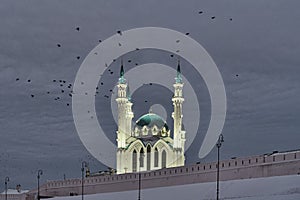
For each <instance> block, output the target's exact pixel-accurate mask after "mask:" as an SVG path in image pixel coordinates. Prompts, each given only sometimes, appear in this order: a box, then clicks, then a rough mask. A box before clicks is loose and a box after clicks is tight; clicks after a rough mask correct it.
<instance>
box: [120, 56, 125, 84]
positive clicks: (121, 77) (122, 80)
mask: <svg viewBox="0 0 300 200" xmlns="http://www.w3.org/2000/svg"><path fill="white" fill-rule="evenodd" d="M119 83H125V78H124V67H123V58H121V69H120V78H119Z"/></svg>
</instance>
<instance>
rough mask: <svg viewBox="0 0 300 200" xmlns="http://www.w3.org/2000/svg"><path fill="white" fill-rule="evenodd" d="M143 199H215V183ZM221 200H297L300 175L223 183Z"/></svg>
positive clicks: (105, 197)
mask: <svg viewBox="0 0 300 200" xmlns="http://www.w3.org/2000/svg"><path fill="white" fill-rule="evenodd" d="M137 194H138V193H137V191H127V192H115V193H103V194H93V195H85V200H99V199H101V200H132V199H137ZM80 198H81V196H76V197H56V198H54V200H79V199H80ZM141 199H143V200H152V199H164V200H174V199H176V200H177V199H184V200H195V199H197V200H210V199H216V183H199V184H190V185H181V186H172V187H161V188H153V189H145V190H142V192H141ZM220 199H235V200H254V199H255V200H260V199H261V200H282V199H284V200H296V199H300V176H299V175H292V176H277V177H269V178H257V179H245V180H233V181H224V182H220Z"/></svg>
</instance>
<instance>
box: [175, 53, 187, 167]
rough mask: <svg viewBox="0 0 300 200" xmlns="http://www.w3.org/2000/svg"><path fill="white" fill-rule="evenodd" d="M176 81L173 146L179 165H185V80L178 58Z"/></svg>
mask: <svg viewBox="0 0 300 200" xmlns="http://www.w3.org/2000/svg"><path fill="white" fill-rule="evenodd" d="M175 80H176V82H175V84H173V86H174V96H173V98H172V101H173V106H174V112H173V113H172V117H173V120H174V129H173V141H174V144H173V148H174V151H176V154H177V155H176V156H177V158H178V159H177V160H176V162H177V165H184V143H185V131H184V130H182V117H183V115H182V104H183V101H184V98H183V94H182V89H183V82H182V77H181V71H180V61H179V59H178V65H177V76H176V78H175Z"/></svg>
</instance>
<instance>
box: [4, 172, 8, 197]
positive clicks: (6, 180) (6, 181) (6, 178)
mask: <svg viewBox="0 0 300 200" xmlns="http://www.w3.org/2000/svg"><path fill="white" fill-rule="evenodd" d="M8 182H9V177H8V176H7V177H5V181H4V183H5V200H7V184H8Z"/></svg>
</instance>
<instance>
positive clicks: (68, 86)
mask: <svg viewBox="0 0 300 200" xmlns="http://www.w3.org/2000/svg"><path fill="white" fill-rule="evenodd" d="M198 14H200V15H202V14H204V12H203V11H198ZM210 19H211V20H215V19H216V16H211V17H210ZM229 21H233V19H232V18H229ZM75 31H77V32H79V31H80V27H79V26H77V27H75ZM117 34H119V35H120V36H122V35H123V33H122V31H121V30H117ZM185 35H190V33H189V32H186V33H185ZM98 42H99V43H100V42H102V40H100V39H99V40H98ZM179 42H180V41H179V40H177V41H176V43H179ZM56 46H57V48H62V46H63V45H62V44H61V43H57V44H56ZM119 46H121V44H120V43H119ZM136 50H139V48H137V49H136ZM178 52H179V50H178ZM95 54H98V53H97V52H95ZM170 57H172V58H173V57H175V55H174V54H171V55H170ZM80 59H81V56H80V55H78V56H76V60H80ZM115 61H116V59H114V60H113V62H115ZM127 62H128V63H131V62H132V60H131V59H128V60H127ZM135 65H136V66H137V65H138V63H135ZM106 67H108V66H106ZM108 73H109V74H111V75H112V74H114V72H113V71H112V70H111V69H108ZM235 76H236V77H238V76H239V75H238V74H236V75H235ZM16 81H20V78H19V77H17V78H16ZM27 82H28V83H31V82H32V81H31V79H28V80H27ZM52 82H53V83H57V86H58V87H59V89H58V91H59V92H58V93H59V94H57V91H54V92H50V91H47V92H46V94H47V95H51V93H53V95H54V96H55V97H54V98H53V99H54V100H55V101H59V100H62V98H63V97H62V96H63V95H67V96H68V97H70V98H72V95H73V94H74V93H73V90H72V87H73V85H72V83H67V81H66V80H61V79H59V80H56V79H54V80H52ZM103 84H104V83H103V82H101V83H100V85H101V86H102V85H103ZM109 92H111V93H113V90H112V89H110V90H109ZM97 94H99V87H98V86H97V87H96V94H95V95H97ZM30 97H31V98H35V97H36V95H35V94H30ZM103 97H104V98H107V99H108V98H109V97H110V95H107V94H104V95H103ZM145 102H147V100H145ZM66 106H70V103H66Z"/></svg>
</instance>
